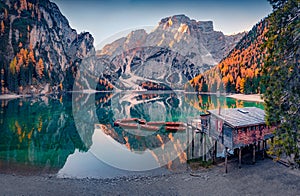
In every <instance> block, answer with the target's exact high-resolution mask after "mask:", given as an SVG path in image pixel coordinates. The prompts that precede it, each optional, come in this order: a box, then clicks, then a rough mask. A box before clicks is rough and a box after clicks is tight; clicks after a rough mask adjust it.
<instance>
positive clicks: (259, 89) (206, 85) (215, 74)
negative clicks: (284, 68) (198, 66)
mask: <svg viewBox="0 0 300 196" xmlns="http://www.w3.org/2000/svg"><path fill="white" fill-rule="evenodd" d="M292 2H294V6H295V8H296V9H297V1H296V0H294V1H292ZM298 9H299V8H298ZM277 12H279V9H277V10H275V12H274V13H272V14H270V15H269V16H268V17H266V18H265V19H263V20H262V21H260V22H259V23H257V24H256V25H255V26H254V27H253V28H252V29H251V31H249V33H248V34H246V35H245V36H244V37H243V38H242V39H241V40H240V42H239V43H238V44H237V45H236V47H235V48H234V49H233V50H232V51H231V52H230V53H229V55H228V56H227V57H225V58H224V59H223V60H221V62H220V63H219V64H218V65H217V66H216V67H214V68H212V69H211V70H209V71H207V72H205V73H204V74H201V75H198V76H197V77H195V78H194V79H192V80H191V81H190V82H191V84H192V86H193V87H194V88H195V89H196V90H197V91H202V92H206V91H210V92H216V91H217V90H219V91H220V92H227V93H244V94H252V93H264V92H265V91H266V85H265V84H263V83H262V82H261V81H262V80H263V79H264V78H265V77H268V73H266V74H263V72H262V68H263V67H264V64H265V61H266V60H267V58H268V57H269V55H270V50H268V49H267V48H268V47H267V41H268V40H269V39H272V36H273V35H270V34H269V33H268V32H269V29H270V28H274V27H276V24H275V23H274V22H271V21H270V20H271V18H272V17H273V15H274V14H276V13H277ZM282 17H287V18H290V19H291V20H299V19H298V17H296V18H291V17H292V14H291V10H283V12H282ZM296 24H297V22H296ZM275 32H276V31H275ZM274 36H278V35H277V34H276V33H275V34H274Z"/></svg>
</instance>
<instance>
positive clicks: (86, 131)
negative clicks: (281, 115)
mask: <svg viewBox="0 0 300 196" xmlns="http://www.w3.org/2000/svg"><path fill="white" fill-rule="evenodd" d="M72 96H73V97H72ZM72 102H73V103H72ZM0 106H1V107H0V172H1V173H22V174H43V173H46V174H47V173H54V174H56V173H58V174H59V175H60V176H72V177H114V176H118V175H126V174H127V172H126V171H125V170H126V169H127V170H135V171H143V170H145V168H150V169H154V168H156V167H161V166H164V165H166V168H169V169H171V170H174V169H176V168H177V167H181V166H182V164H184V163H185V161H186V155H185V151H184V150H185V148H186V142H185V140H186V138H185V137H186V136H185V132H181V133H169V132H166V131H164V130H163V129H160V130H159V131H157V132H150V133H149V131H148V132H147V131H146V132H145V131H144V132H143V133H142V132H139V130H128V129H123V128H121V127H115V126H114V121H115V120H117V119H124V118H140V119H145V120H146V121H181V122H186V119H187V118H188V117H194V116H197V115H199V114H200V113H201V112H205V111H206V110H207V109H214V108H217V107H219V106H221V107H222V108H227V107H242V106H256V107H262V105H261V104H260V103H250V102H243V101H236V100H234V99H230V98H225V97H220V98H217V97H216V96H214V95H196V94H183V93H171V94H162V93H158V92H157V93H155V92H154V93H146V94H141V93H136V92H131V93H128V94H127V93H118V94H112V93H97V94H80V93H77V94H74V93H73V94H65V95H63V96H61V97H59V98H51V97H42V98H31V99H15V100H10V101H7V100H1V101H0ZM72 106H73V107H72ZM82 106H84V107H82ZM76 108H77V109H78V110H79V111H76ZM74 111H76V112H77V113H76V112H75V113H76V114H77V115H78V114H79V116H80V120H78V118H77V117H74ZM74 119H75V120H74ZM91 119H95V122H96V123H97V124H100V128H99V127H98V128H99V129H94V121H92V120H91ZM75 121H76V122H75ZM174 157H175V158H176V157H178V158H177V159H175V161H173V159H174ZM141 165H142V166H143V167H141ZM115 167H117V168H119V169H117V168H115Z"/></svg>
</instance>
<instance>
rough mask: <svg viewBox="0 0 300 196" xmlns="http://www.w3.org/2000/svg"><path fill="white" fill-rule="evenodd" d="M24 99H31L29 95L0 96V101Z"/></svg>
mask: <svg viewBox="0 0 300 196" xmlns="http://www.w3.org/2000/svg"><path fill="white" fill-rule="evenodd" d="M26 97H31V95H17V94H4V95H0V100H12V99H18V98H26Z"/></svg>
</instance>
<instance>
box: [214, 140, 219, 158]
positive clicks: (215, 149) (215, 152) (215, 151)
mask: <svg viewBox="0 0 300 196" xmlns="http://www.w3.org/2000/svg"><path fill="white" fill-rule="evenodd" d="M217 142H218V141H217V140H216V141H215V144H214V154H213V164H216V160H217V147H218V146H217Z"/></svg>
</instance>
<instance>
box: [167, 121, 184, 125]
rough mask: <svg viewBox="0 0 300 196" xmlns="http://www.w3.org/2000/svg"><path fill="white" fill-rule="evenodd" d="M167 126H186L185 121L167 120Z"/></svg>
mask: <svg viewBox="0 0 300 196" xmlns="http://www.w3.org/2000/svg"><path fill="white" fill-rule="evenodd" d="M165 124H166V126H185V124H184V123H183V122H165Z"/></svg>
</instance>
